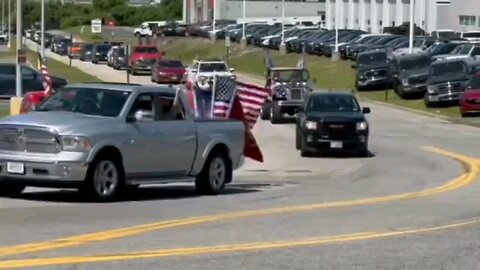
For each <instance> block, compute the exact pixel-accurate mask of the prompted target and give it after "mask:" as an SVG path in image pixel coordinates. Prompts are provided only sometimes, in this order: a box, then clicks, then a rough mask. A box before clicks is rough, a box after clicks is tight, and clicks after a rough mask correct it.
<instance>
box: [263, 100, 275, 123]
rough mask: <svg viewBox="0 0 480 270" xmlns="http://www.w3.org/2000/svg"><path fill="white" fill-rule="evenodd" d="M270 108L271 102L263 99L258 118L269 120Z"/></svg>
mask: <svg viewBox="0 0 480 270" xmlns="http://www.w3.org/2000/svg"><path fill="white" fill-rule="evenodd" d="M271 109H272V103H271V102H270V101H268V100H267V101H265V103H264V104H263V106H262V109H261V110H260V119H262V120H269V119H270V110H271Z"/></svg>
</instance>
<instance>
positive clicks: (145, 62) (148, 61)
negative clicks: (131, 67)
mask: <svg viewBox="0 0 480 270" xmlns="http://www.w3.org/2000/svg"><path fill="white" fill-rule="evenodd" d="M137 63H138V64H141V65H149V66H152V65H153V64H155V59H139V60H138V61H137Z"/></svg>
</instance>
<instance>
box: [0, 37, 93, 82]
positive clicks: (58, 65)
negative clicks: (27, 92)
mask: <svg viewBox="0 0 480 270" xmlns="http://www.w3.org/2000/svg"><path fill="white" fill-rule="evenodd" d="M15 50H16V44H15V42H14V41H13V40H12V47H11V52H9V53H3V54H4V55H0V57H3V56H4V57H11V58H12V59H13V60H15ZM27 60H28V62H29V63H30V64H31V65H32V66H34V67H35V68H37V63H38V53H37V52H35V51H32V50H30V49H27ZM47 62H48V71H49V73H50V74H51V75H55V76H59V77H62V78H65V79H66V80H68V82H69V83H82V82H99V81H101V80H100V79H98V78H97V77H95V76H92V75H90V74H88V73H85V72H83V71H81V70H79V69H77V68H75V67H71V66H69V65H68V64H65V63H62V62H60V61H57V60H55V59H52V58H48V59H47Z"/></svg>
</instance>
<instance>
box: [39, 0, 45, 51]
mask: <svg viewBox="0 0 480 270" xmlns="http://www.w3.org/2000/svg"><path fill="white" fill-rule="evenodd" d="M41 5H42V9H41V22H40V24H41V25H40V33H41V34H40V48H41V49H40V52H41V54H42V60H43V58H45V0H42V4H41Z"/></svg>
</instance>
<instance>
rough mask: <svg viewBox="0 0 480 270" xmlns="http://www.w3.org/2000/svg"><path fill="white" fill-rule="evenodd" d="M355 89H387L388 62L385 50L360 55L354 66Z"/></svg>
mask: <svg viewBox="0 0 480 270" xmlns="http://www.w3.org/2000/svg"><path fill="white" fill-rule="evenodd" d="M352 68H356V69H357V72H356V73H357V74H356V76H355V88H356V89H357V91H362V90H365V89H371V88H374V87H381V88H382V89H388V87H389V85H390V75H391V72H390V60H389V58H388V53H387V51H385V50H373V51H367V52H364V53H360V54H359V55H358V58H357V62H356V64H354V65H352Z"/></svg>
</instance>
